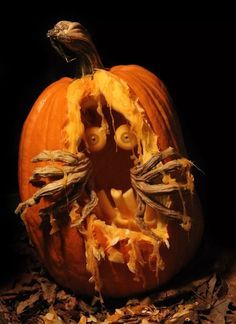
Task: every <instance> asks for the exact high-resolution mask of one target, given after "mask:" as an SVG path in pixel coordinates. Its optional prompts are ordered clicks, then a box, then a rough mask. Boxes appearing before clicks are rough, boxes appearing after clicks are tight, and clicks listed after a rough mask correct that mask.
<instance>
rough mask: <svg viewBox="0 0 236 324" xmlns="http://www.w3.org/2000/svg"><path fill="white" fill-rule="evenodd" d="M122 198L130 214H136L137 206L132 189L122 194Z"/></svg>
mask: <svg viewBox="0 0 236 324" xmlns="http://www.w3.org/2000/svg"><path fill="white" fill-rule="evenodd" d="M123 198H124V201H125V204H126V206H127V208H128V209H129V211H130V212H131V213H136V210H137V207H138V206H137V202H136V200H135V196H134V191H133V189H132V188H130V189H128V190H127V191H126V192H125V193H124V194H123Z"/></svg>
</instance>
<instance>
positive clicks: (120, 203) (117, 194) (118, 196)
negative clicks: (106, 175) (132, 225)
mask: <svg viewBox="0 0 236 324" xmlns="http://www.w3.org/2000/svg"><path fill="white" fill-rule="evenodd" d="M111 196H112V198H113V201H114V203H115V205H116V207H117V209H118V210H119V212H120V213H121V214H128V213H130V211H129V208H128V207H127V205H126V202H125V200H124V197H123V195H122V190H116V189H113V188H112V189H111Z"/></svg>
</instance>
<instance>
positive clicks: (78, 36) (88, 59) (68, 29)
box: [47, 21, 103, 78]
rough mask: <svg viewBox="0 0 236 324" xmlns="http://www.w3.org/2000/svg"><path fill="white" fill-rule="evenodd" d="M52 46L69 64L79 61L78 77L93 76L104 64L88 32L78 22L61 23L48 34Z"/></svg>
mask: <svg viewBox="0 0 236 324" xmlns="http://www.w3.org/2000/svg"><path fill="white" fill-rule="evenodd" d="M47 37H49V39H50V41H51V44H52V46H53V47H54V48H55V50H56V51H57V52H58V53H59V54H60V55H61V56H62V57H63V58H64V59H65V60H66V62H67V63H70V62H72V61H77V62H78V64H77V71H76V77H77V78H79V77H81V76H84V75H86V74H93V72H94V70H95V69H96V68H102V67H103V65H102V62H101V59H100V57H99V55H98V52H97V50H96V47H95V45H94V44H93V42H92V39H91V37H90V35H89V34H88V32H87V30H86V29H85V28H84V27H83V26H82V25H81V24H80V23H78V22H71V21H59V22H58V23H57V24H56V25H55V26H54V28H53V29H50V30H49V31H48V33H47Z"/></svg>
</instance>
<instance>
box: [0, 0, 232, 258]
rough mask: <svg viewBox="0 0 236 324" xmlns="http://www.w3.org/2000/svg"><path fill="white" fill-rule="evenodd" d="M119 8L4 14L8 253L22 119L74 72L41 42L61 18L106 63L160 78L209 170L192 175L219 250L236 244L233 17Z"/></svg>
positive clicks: (195, 157) (193, 152) (197, 157)
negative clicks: (83, 31)
mask: <svg viewBox="0 0 236 324" xmlns="http://www.w3.org/2000/svg"><path fill="white" fill-rule="evenodd" d="M115 5H117V3H114V8H110V13H107V12H106V13H105V12H104V11H103V10H102V8H100V9H96V10H95V9H93V8H92V5H91V8H88V9H87V10H85V9H84V10H81V8H80V9H78V10H72V9H71V8H70V9H68V8H65V7H63V8H62V9H60V8H58V7H55V8H54V10H50V11H48V10H42V9H44V8H41V11H40V8H39V6H37V5H36V4H35V8H31V9H30V11H29V12H28V11H25V12H24V11H23V10H22V11H21V14H18V12H17V9H15V8H14V10H13V9H12V10H11V11H10V12H11V16H10V18H9V14H8V13H6V17H5V19H3V20H2V21H1V23H2V24H3V26H2V27H1V30H2V32H1V44H2V47H1V53H0V54H1V60H0V64H1V96H2V98H1V99H2V100H1V116H2V118H1V125H2V126H1V161H2V165H3V166H2V185H1V188H2V189H3V195H2V196H1V197H3V199H4V202H5V206H4V205H1V206H4V207H1V224H0V225H1V228H2V229H3V230H1V233H3V234H1V235H2V236H1V240H2V242H3V244H2V242H1V245H4V248H3V250H4V251H5V252H6V254H7V255H8V250H7V248H6V246H7V244H8V243H7V244H5V242H11V239H12V238H13V237H15V235H16V232H17V230H15V219H16V218H15V216H14V214H13V212H12V210H13V209H14V207H15V204H16V201H15V194H16V193H17V191H18V187H17V154H18V144H19V138H20V132H21V129H22V126H23V122H24V120H25V118H26V116H27V114H28V112H29V110H30V108H31V106H32V104H33V102H34V101H35V99H36V98H37V96H38V95H39V94H40V92H41V91H42V90H43V89H44V88H45V87H46V86H47V85H48V84H49V83H51V82H53V81H55V80H56V79H58V78H60V77H61V76H64V75H69V76H73V66H71V65H67V64H66V63H65V62H64V61H63V60H62V59H61V58H60V57H59V56H58V55H57V53H56V52H55V51H54V50H53V49H52V48H51V46H50V44H49V41H48V39H46V37H45V34H46V32H47V30H48V29H50V28H52V27H53V25H54V24H55V23H56V22H57V21H59V20H74V21H80V22H81V23H82V24H83V25H84V26H85V27H86V28H87V29H88V30H89V31H90V33H91V35H92V37H93V40H94V42H95V44H96V46H97V49H98V51H99V53H100V55H101V58H102V60H103V63H104V65H105V66H106V67H110V66H112V65H117V64H130V63H134V64H139V65H142V66H144V67H146V68H148V69H150V70H151V71H152V72H154V73H155V74H157V75H158V76H159V77H160V78H161V79H162V80H163V81H164V83H165V84H166V85H167V87H168V88H169V92H170V94H171V96H172V98H173V100H174V102H175V105H176V110H177V112H178V115H179V118H180V121H181V124H182V128H183V133H184V138H185V142H186V146H187V150H188V153H189V156H190V159H191V160H192V161H194V162H195V164H196V165H197V166H198V167H199V168H201V169H202V170H203V171H204V174H202V173H200V172H195V177H196V186H197V190H198V192H199V195H200V198H201V200H202V204H203V208H204V213H205V217H206V223H207V226H208V228H209V229H210V232H211V234H212V235H213V236H214V238H215V239H216V240H217V241H218V242H219V243H220V244H223V245H226V246H227V245H232V244H234V243H235V236H236V234H235V229H234V219H235V217H236V207H235V199H236V198H235V184H236V177H235V166H234V161H235V158H234V153H235V152H234V151H235V134H234V133H235V128H236V125H235V117H234V110H235V102H234V93H235V58H236V55H235V54H236V53H235V44H234V43H235V19H234V18H233V17H230V16H229V15H228V16H226V15H224V14H219V15H215V16H209V15H208V16H207V15H198V14H195V15H188V16H187V15H182V16H178V15H176V16H174V15H169V14H162V13H161V12H158V11H155V12H154V11H152V8H150V10H146V11H144V12H142V10H140V12H139V13H133V14H132V13H126V12H125V11H123V12H122V10H121V12H116V8H115ZM141 9H142V8H141ZM146 9H147V8H146ZM28 10H29V9H28ZM153 10H154V9H153ZM155 10H156V9H155ZM3 18H4V17H3ZM39 140H40V138H39ZM9 201H10V202H9ZM9 206H10V207H9Z"/></svg>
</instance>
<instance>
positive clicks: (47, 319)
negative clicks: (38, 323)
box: [40, 307, 65, 324]
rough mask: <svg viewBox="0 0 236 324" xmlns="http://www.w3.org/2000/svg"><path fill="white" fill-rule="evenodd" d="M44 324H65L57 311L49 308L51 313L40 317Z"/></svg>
mask: <svg viewBox="0 0 236 324" xmlns="http://www.w3.org/2000/svg"><path fill="white" fill-rule="evenodd" d="M40 318H41V320H42V321H43V322H42V323H43V324H63V323H65V322H63V320H62V319H61V318H60V317H59V316H58V315H57V313H56V311H55V310H54V308H53V307H50V308H49V312H48V313H47V314H46V315H44V316H40Z"/></svg>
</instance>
